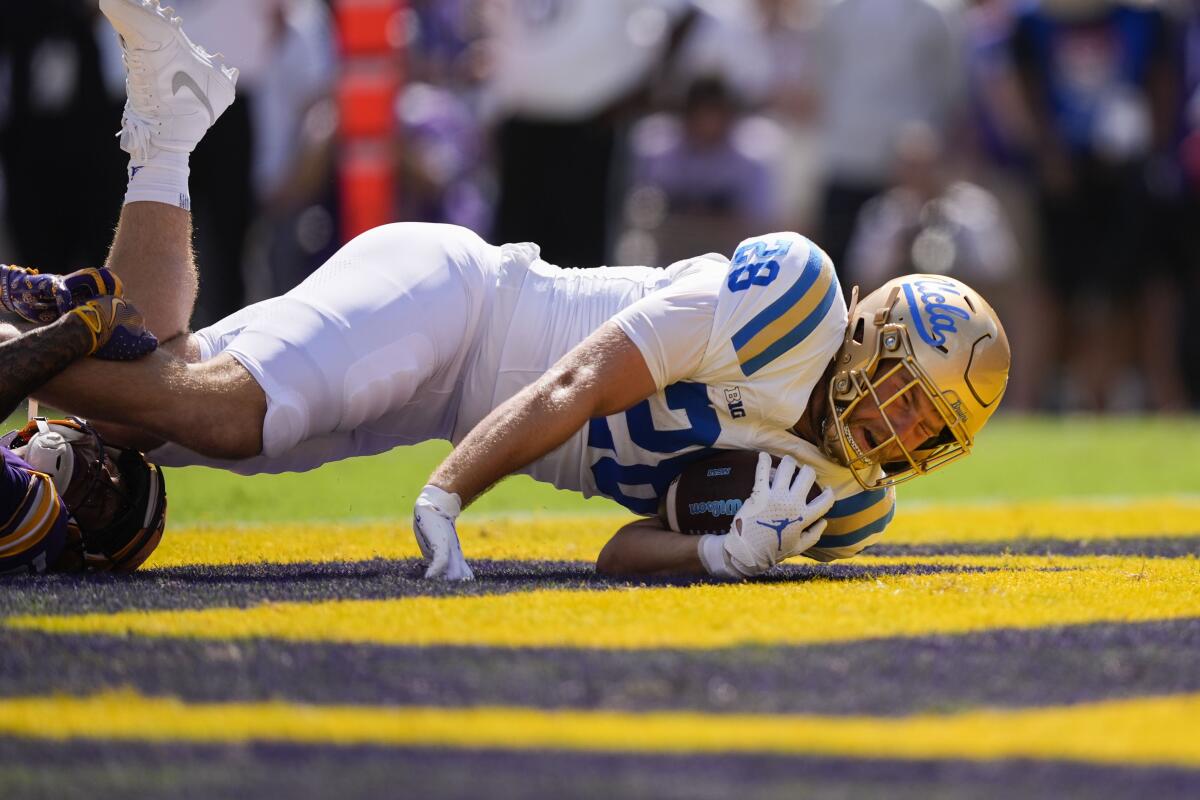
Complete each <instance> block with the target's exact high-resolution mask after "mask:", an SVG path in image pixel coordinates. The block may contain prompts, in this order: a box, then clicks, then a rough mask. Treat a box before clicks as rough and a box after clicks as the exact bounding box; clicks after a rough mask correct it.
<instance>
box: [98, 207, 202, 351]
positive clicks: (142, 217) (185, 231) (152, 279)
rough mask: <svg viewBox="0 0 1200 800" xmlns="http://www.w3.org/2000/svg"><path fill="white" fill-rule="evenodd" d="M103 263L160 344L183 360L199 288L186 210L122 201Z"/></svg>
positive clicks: (190, 224)
mask: <svg viewBox="0 0 1200 800" xmlns="http://www.w3.org/2000/svg"><path fill="white" fill-rule="evenodd" d="M105 266H107V267H109V268H110V269H111V270H113V271H114V272H116V273H117V274H118V275H120V276H121V279H122V281H123V282H124V284H125V296H126V297H128V298H129V299H130V300H131V301H132V302H133V304H134V305H135V306H137V307H138V308H139V309H141V310H142V313H143V314H144V315H145V317H146V327H147V328H149V329H150V330H151V331H153V332H154V334H155V335H156V336H158V340H159V342H160V343H161V345H162V346H163V347H165V348H167V349H169V350H171V351H172V352H174V353H175V354H176V355H179V356H180V357H183V358H187V355H186V354H185V353H186V345H187V341H186V340H187V336H186V334H187V332H188V320H189V319H190V318H191V316H192V308H193V306H194V305H195V303H196V291H197V288H198V286H199V281H198V278H197V273H196V264H195V260H194V257H193V255H192V215H191V213H190V212H189V211H185V210H184V209H182V208H177V207H174V206H169V205H166V204H165V203H155V202H145V201H142V202H133V203H128V204H126V205H125V207H124V208H122V209H121V219H120V222H119V223H118V224H117V233H116V236H115V237H114V238H113V243H112V248H111V249H110V250H109V252H108V261H107V262H106V263H105Z"/></svg>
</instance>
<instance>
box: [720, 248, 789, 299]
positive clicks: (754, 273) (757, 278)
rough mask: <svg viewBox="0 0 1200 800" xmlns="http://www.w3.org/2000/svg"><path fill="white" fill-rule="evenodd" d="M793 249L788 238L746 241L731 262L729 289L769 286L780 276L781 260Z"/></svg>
mask: <svg viewBox="0 0 1200 800" xmlns="http://www.w3.org/2000/svg"><path fill="white" fill-rule="evenodd" d="M791 249H792V243H791V242H790V241H788V240H787V239H776V240H774V242H771V243H768V242H766V241H764V240H763V239H753V240H751V241H749V242H746V243H744V244H743V245H742V246H741V247H739V248H738V249H737V252H736V253H734V254H733V261H731V262H730V263H729V266H730V271H729V282H728V285H729V291H731V292H744V291H745V290H747V289H749V288H750V287H751V286H768V285H769V284H770V283H771V281H773V280H775V278H776V277H778V276H779V260H780V259H782V258H783V257H784V256H786V255H787V254H788V251H789V250H791Z"/></svg>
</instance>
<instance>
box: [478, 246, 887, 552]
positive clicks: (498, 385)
mask: <svg viewBox="0 0 1200 800" xmlns="http://www.w3.org/2000/svg"><path fill="white" fill-rule="evenodd" d="M499 285H500V291H499V294H498V297H497V299H496V301H495V306H494V308H493V316H492V322H491V324H492V326H493V327H492V331H491V334H490V335H489V336H488V342H489V344H485V345H484V347H483V349H482V350H481V354H480V358H479V360H478V361H477V362H476V363H475V364H474V365H473V366H472V368H471V369H470V370H469V375H468V378H467V382H466V390H465V391H464V395H463V403H462V406H461V407H460V415H459V419H458V423H457V425H456V428H455V436H454V440H455V442H457V441H459V440H460V439H461V438H462V437H463V436H465V435H466V434H467V433H468V432H469V431H470V429H471V428H472V427H473V426H474V425H475V424H476V423H477V422H478V421H479V420H480V419H482V418H483V416H484V415H486V414H487V413H488V411H490V410H491V409H492V408H495V407H496V406H497V405H499V404H500V403H502V402H504V400H506V399H507V398H508V397H511V396H512V395H513V394H515V393H516V392H518V391H519V390H520V389H522V388H523V387H525V386H526V385H528V384H529V383H531V382H533V381H534V380H536V379H537V378H538V377H539V376H540V375H542V373H544V372H545V371H546V370H547V369H548V368H549V367H550V366H551V365H552V364H554V363H555V362H556V361H557V360H558V359H559V358H561V357H562V356H563V355H564V354H565V353H566V352H568V351H569V350H570V349H571V348H573V347H574V346H575V345H576V344H578V343H579V342H580V341H582V340H583V339H584V338H585V337H586V336H587V335H588V334H590V333H591V332H592V331H594V330H595V329H596V328H598V327H599V326H600V325H602V324H603V323H604V322H606V321H608V320H610V319H611V320H613V321H615V322H616V323H617V324H618V325H619V326H620V327H621V329H622V330H623V331H624V332H625V333H626V334H627V335H628V336H629V337H630V339H631V340H632V341H633V342H634V343H635V344H636V345H637V347H638V349H639V350H640V351H641V353H642V355H643V356H644V357H645V359H646V364H647V366H648V367H649V369H650V372H651V374H652V375H653V377H654V380H655V384H656V385H657V386H658V389H659V392H658V393H657V394H655V395H653V396H652V397H650V398H647V399H646V400H644V401H642V402H641V403H638V404H637V405H635V406H634V407H633V408H630V409H629V410H628V411H625V412H623V413H620V414H614V415H612V416H609V417H605V418H599V419H593V420H591V421H590V423H589V424H588V425H587V426H586V427H585V428H583V429H581V430H580V431H579V432H578V433H576V434H575V435H574V436H573V437H572V438H571V439H570V440H568V441H567V442H566V443H564V444H563V445H562V446H560V447H559V448H557V449H556V450H554V451H553V452H551V453H549V454H548V455H546V456H545V457H543V458H541V459H539V460H537V461H535V462H534V463H533V464H530V465H529V466H528V467H526V468H525V469H524V470H523V471H524V472H526V473H527V474H529V475H531V476H533V477H534V478H536V479H538V480H542V481H546V482H549V483H552V484H554V485H555V486H557V487H559V488H562V489H573V490H577V491H580V492H582V493H583V494H584V495H587V496H592V495H597V494H598V495H604V496H606V497H611V498H612V499H614V500H616V501H617V502H619V503H621V504H622V505H624V506H625V507H626V508H628V509H629V510H631V511H633V512H635V513H638V514H653V513H655V511H656V510H657V507H658V498H659V497H660V496H661V495H662V494H663V493H664V492H665V491H666V488H667V486H668V484H669V483H670V482H671V480H672V479H673V478H674V477H675V476H676V475H678V474H679V472H680V471H681V470H682V469H683V467H684V466H686V465H687V464H689V463H691V462H692V461H696V460H698V459H701V458H704V457H705V456H707V455H709V454H711V453H712V452H713V451H714V450H718V449H726V450H765V451H768V452H771V453H774V454H778V455H784V454H791V455H793V456H794V457H795V458H796V459H797V460H798V461H800V462H801V463H805V464H810V465H811V466H812V467H813V468H814V469H815V470H816V472H817V479H818V482H819V483H820V484H821V485H823V486H829V487H832V488H833V489H834V491H835V493H836V495H837V497H838V499H839V501H843V502H840V503H839V506H840V508H839V507H835V509H834V510H833V511H832V512H831V520H830V528H831V531H832V532H831V533H830V534H829V535H827V537H823V539H822V542H820V543H819V546H818V548H817V549H816V550H815V551H813V553H812V555H813V556H814V557H817V558H822V559H826V558H837V557H844V556H845V555H850V554H852V553H853V552H857V551H858V550H859V549H861V548H862V547H863V546H866V544H869V543H870V542H869V541H868V539H870V537H871V535H872V534H875V533H879V532H882V530H883V527H885V526H886V524H887V521H888V520H890V519H891V515H892V511H893V505H894V496H895V495H894V493H893V492H886V491H879V492H863V491H862V489H861V487H860V486H859V485H858V483H857V482H856V481H855V480H854V478H853V476H852V475H851V474H850V472H849V471H848V470H846V469H845V468H844V467H842V466H841V465H839V464H837V463H835V462H833V461H831V460H830V459H828V458H827V457H825V455H824V454H823V453H821V451H820V450H819V449H818V448H817V447H816V446H815V445H813V444H811V443H809V442H807V441H805V440H803V439H801V438H799V437H798V436H796V435H794V434H792V433H790V432H789V429H790V428H792V426H794V425H795V424H796V423H797V422H798V421H799V419H800V417H801V416H802V415H803V413H804V410H805V408H806V407H807V405H808V402H809V399H810V397H811V395H812V392H813V389H814V387H815V386H816V384H817V383H818V381H819V380H820V378H821V376H822V375H823V373H824V372H825V369H826V367H828V366H829V364H830V362H831V360H832V359H833V357H834V354H835V353H836V352H837V350H838V348H839V347H840V345H841V342H842V338H843V336H844V334H845V329H846V321H847V310H846V304H845V301H844V300H843V298H842V292H841V287H840V286H839V284H838V280H837V276H836V274H835V272H834V268H833V264H832V262H831V261H830V259H829V257H828V256H827V255H826V254H825V253H824V252H823V251H822V250H821V249H820V248H818V247H817V246H816V245H814V244H813V243H812V242H810V241H809V240H808V239H806V238H804V237H803V236H800V235H798V234H795V233H777V234H768V235H766V236H761V237H756V238H753V239H748V240H746V241H745V242H743V243H742V244H741V245H740V246H739V247H738V249H737V250H736V252H735V254H734V258H733V261H732V262H731V261H729V260H728V259H726V258H724V257H721V256H718V255H715V254H709V255H706V256H701V257H698V258H694V259H689V260H687V261H683V262H679V263H677V264H674V265H672V266H671V267H669V268H667V269H666V270H659V269H653V268H646V267H606V268H601V269H592V270H576V269H561V268H558V267H555V266H552V265H550V264H546V263H545V262H542V261H540V260H533V261H532V263H530V264H529V266H528V268H527V269H525V268H521V269H519V270H515V271H514V272H513V273H511V274H508V275H502V276H501V279H500V283H499ZM840 518H845V522H844V523H835V522H834V520H836V519H840ZM868 529H870V530H868Z"/></svg>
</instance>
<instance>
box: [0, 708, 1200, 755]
mask: <svg viewBox="0 0 1200 800" xmlns="http://www.w3.org/2000/svg"><path fill="white" fill-rule="evenodd" d="M1196 719H1200V695H1196V694H1190V695H1181V696H1175V697H1156V698H1143V699H1134V700H1117V701H1107V702H1102V703H1094V704H1085V705H1078V706H1065V707H1053V708H1041V709H1032V710H1029V709H1023V710H1017V711H999V710H977V711H971V712H966V713H960V714H946V715H935V714H924V715H918V716H911V717H901V718H880V717H830V716H814V715H786V716H784V715H779V716H776V715H715V714H701V713H689V712H658V713H645V714H639V713H628V712H609V711H573V710H572V711H541V710H535V709H523V708H496V707H480V708H466V709H450V708H422V707H393V708H371V707H355V706H311V705H294V704H287V703H282V702H270V703H246V704H242V703H205V704H187V703H184V702H182V701H179V700H175V699H162V698H148V697H142V696H140V695H137V694H133V693H129V692H117V693H106V694H99V695H96V696H93V697H87V698H73V697H27V698H6V699H5V700H4V702H3V703H0V733H2V734H6V735H11V736H19V737H25V738H36V739H50V740H67V739H78V738H91V739H100V738H104V739H121V740H134V741H150V742H168V741H186V742H246V741H287V742H303V743H313V744H333V745H357V744H373V745H391V746H409V747H412V746H416V747H461V748H498V749H508V750H531V749H538V750H571V751H592V752H600V751H608V752H637V753H687V752H701V753H705V752H707V753H716V752H726V753H727V752H754V753H777V754H794V755H806V756H811V755H830V756H847V757H852V758H853V757H862V758H905V759H910V758H922V759H924V758H938V759H972V760H986V759H1007V758H1030V759H1065V760H1073V761H1083V762H1093V763H1123V764H1143V765H1149V764H1157V765H1177V766H1185V767H1195V766H1200V737H1197V736H1196V735H1195V732H1196V731H1195V721H1196Z"/></svg>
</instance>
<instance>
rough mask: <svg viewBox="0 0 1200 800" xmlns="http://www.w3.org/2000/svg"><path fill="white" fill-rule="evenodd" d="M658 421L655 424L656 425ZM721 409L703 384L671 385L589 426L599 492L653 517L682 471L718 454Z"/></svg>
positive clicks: (594, 420)
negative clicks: (661, 497)
mask: <svg viewBox="0 0 1200 800" xmlns="http://www.w3.org/2000/svg"><path fill="white" fill-rule="evenodd" d="M656 418H657V419H656ZM720 435H721V422H720V419H719V418H718V416H717V409H715V408H713V404H712V401H711V400H709V397H708V387H707V386H705V385H704V384H702V383H687V382H680V383H673V384H671V385H670V386H668V387H667V388H665V389H664V390H663V391H662V394H659V395H655V396H653V397H650V398H648V399H646V400H643V401H642V402H640V403H638V404H637V405H635V406H633V407H632V408H630V409H629V410H628V411H626V412H624V413H623V414H613V415H612V416H610V417H597V418H595V419H592V420H591V421H590V422H589V423H588V431H587V447H588V450H590V451H600V452H598V453H594V454H592V456H591V457H592V458H594V459H595V460H594V461H593V462H592V468H591V470H592V478H593V479H594V480H595V481H596V489H597V490H599V492H600V493H601V494H603V495H605V496H606V497H611V498H612V499H613V500H616V501H617V502H618V503H620V504H621V505H623V506H625V507H626V508H628V509H629V510H630V511H632V512H634V513H635V514H653V513H654V512H655V510H656V509H657V508H658V498H659V496H660V495H661V494H662V493H663V492H665V491H666V490H667V486H669V485H670V483H671V481H672V480H674V479H675V476H677V475H678V474H679V473H680V472H682V471H683V468H684V467H685V466H687V465H688V464H690V463H692V462H693V461H697V460H699V459H701V458H707V457H708V456H711V455H713V454H714V453H716V452H717V451H716V449H715V448H714V447H713V445H714V444H716V441H717V438H718V437H719V436H720Z"/></svg>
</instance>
